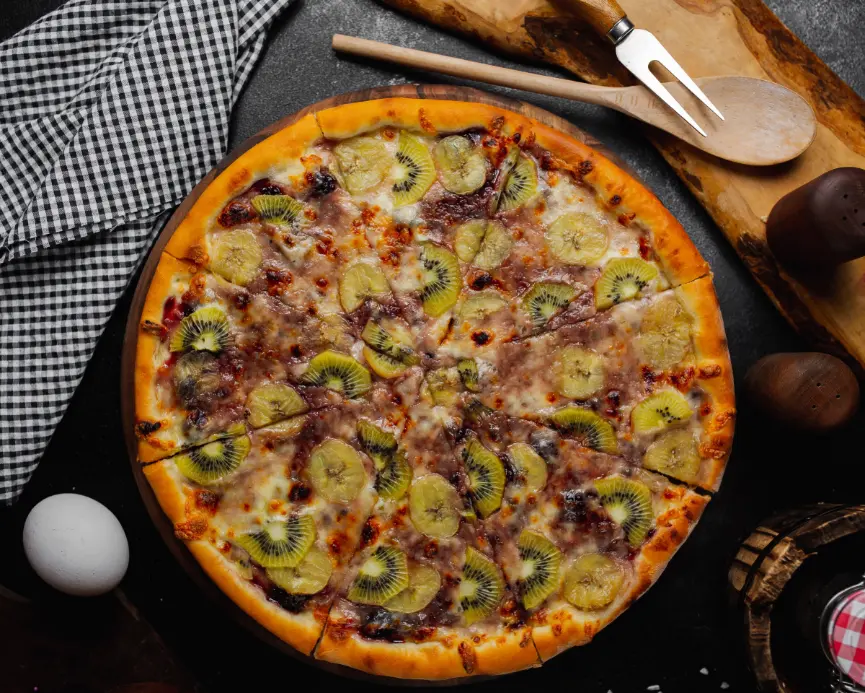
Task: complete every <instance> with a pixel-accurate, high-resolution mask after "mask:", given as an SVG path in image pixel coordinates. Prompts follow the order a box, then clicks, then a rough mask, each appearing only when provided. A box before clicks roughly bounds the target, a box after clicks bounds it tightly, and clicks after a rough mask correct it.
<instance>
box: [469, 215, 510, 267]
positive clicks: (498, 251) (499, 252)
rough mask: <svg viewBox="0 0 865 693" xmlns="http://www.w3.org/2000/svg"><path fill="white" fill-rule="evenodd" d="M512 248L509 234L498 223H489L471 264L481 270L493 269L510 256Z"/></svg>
mask: <svg viewBox="0 0 865 693" xmlns="http://www.w3.org/2000/svg"><path fill="white" fill-rule="evenodd" d="M513 247H514V238H513V236H511V232H510V231H508V230H507V229H506V228H505V226H504V225H503V224H501V223H499V222H498V221H491V222H489V223H487V229H486V233H485V234H484V238H483V240H482V241H481V245H480V248H478V252H477V254H476V255H475V256H474V259H473V260H472V261H471V263H472V264H473V265H474V266H475V267H479V268H480V269H482V270H492V269H495V268H496V267H498V266H499V265H501V264H502V263H503V262H504V261H505V259H506V258H507V257H508V255H510V254H511V250H512V249H513Z"/></svg>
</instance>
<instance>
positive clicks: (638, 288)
mask: <svg viewBox="0 0 865 693" xmlns="http://www.w3.org/2000/svg"><path fill="white" fill-rule="evenodd" d="M657 276H658V268H657V267H655V266H654V265H651V264H649V263H648V262H646V261H645V260H641V259H640V258H636V257H626V258H617V259H615V260H610V261H609V262H608V263H607V266H606V267H604V271H603V272H601V277H600V279H598V281H597V283H596V284H595V306H596V307H597V308H598V310H603V309H604V308H609V307H610V306H613V305H615V304H617V303H621V302H622V301H630V300H631V299H633V298H636V297H637V296H639V295H640V293H641V292H642V291H643V289H645V288H646V287H647V286H648V285H649V282H651V281H652V280H653V279H654V278H655V277H657Z"/></svg>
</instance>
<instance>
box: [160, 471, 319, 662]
mask: <svg viewBox="0 0 865 693" xmlns="http://www.w3.org/2000/svg"><path fill="white" fill-rule="evenodd" d="M171 464H173V462H171V461H170V460H162V461H160V462H155V463H154V464H150V465H147V466H146V467H144V476H145V477H146V478H147V481H148V482H149V483H150V487H151V488H152V489H153V492H154V494H155V495H156V498H157V500H158V501H159V505H160V506H161V507H162V510H163V511H164V512H165V514H166V515H167V516H168V517H169V519H170V520H171V521H172V522H173V523H174V524H175V527H177V528H182V527H185V526H189V525H194V524H195V522H196V519H197V517H196V516H203V515H204V514H205V513H204V511H198V510H196V508H195V505H194V501H193V499H192V497H191V496H190V495H189V494H187V493H186V492H185V490H184V487H183V485H182V483H180V482H178V480H177V479H176V477H175V476H173V475H172V474H171V473H170V472H169V465H171ZM177 531H182V530H181V529H178V530H177ZM184 544H185V546H186V548H188V549H189V551H190V552H191V553H192V555H193V556H195V559H196V560H197V561H198V563H199V565H201V567H202V568H203V569H204V572H206V573H207V575H208V576H209V577H210V579H211V580H213V581H214V582H215V583H216V585H217V586H218V587H219V589H221V590H222V591H223V592H224V593H225V594H226V595H227V596H228V597H229V598H230V599H231V600H232V601H233V602H234V603H235V604H237V605H238V606H239V607H240V608H241V609H243V611H245V612H246V613H247V614H248V615H249V616H251V617H252V618H254V619H255V620H256V621H258V623H260V624H261V625H262V626H264V627H265V628H267V630H269V631H270V632H271V633H273V634H274V635H276V636H277V637H278V638H279V639H280V640H282V641H284V642H286V643H288V644H289V645H291V646H292V647H294V648H295V649H297V650H299V651H300V652H303V653H304V654H311V653H312V650H313V648H314V647H315V644H316V642H318V638H319V636H320V635H321V632H322V630H323V629H324V625H325V615H324V614H317V613H314V612H312V613H311V612H304V613H300V614H292V613H290V612H288V611H286V610H285V609H283V608H281V607H280V606H278V605H276V604H274V603H272V602H270V601H268V600H267V599H265V597H264V595H263V593H262V592H261V590H260V589H259V588H258V587H256V586H255V585H253V584H251V583H250V582H249V581H247V580H245V579H244V578H243V577H242V576H241V575H240V574H238V573H237V571H236V570H235V569H234V568H233V567H232V564H231V563H230V562H229V561H228V560H226V558H225V557H224V556H223V555H222V552H221V551H220V550H219V549H218V548H216V546H214V545H213V544H211V543H210V542H209V541H206V540H193V541H185V542H184Z"/></svg>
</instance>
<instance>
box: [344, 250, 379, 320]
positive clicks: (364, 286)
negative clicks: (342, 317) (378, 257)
mask: <svg viewBox="0 0 865 693" xmlns="http://www.w3.org/2000/svg"><path fill="white" fill-rule="evenodd" d="M388 296H390V285H389V284H388V283H387V278H386V277H385V276H384V272H382V270H381V268H380V267H378V266H376V265H373V264H370V263H369V262H363V261H358V262H355V263H354V264H353V265H350V266H349V267H348V269H346V271H345V272H343V273H342V277H341V278H340V280H339V302H340V303H341V304H342V307H343V309H344V310H345V312H346V313H352V312H354V311H355V310H357V309H358V308H360V307H361V305H363V302H364V301H365V300H367V299H368V298H371V299H372V300H374V301H382V300H384V299H386V298H387V297H388Z"/></svg>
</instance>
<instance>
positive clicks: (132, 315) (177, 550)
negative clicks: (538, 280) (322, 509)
mask: <svg viewBox="0 0 865 693" xmlns="http://www.w3.org/2000/svg"><path fill="white" fill-rule="evenodd" d="M389 97H407V98H421V99H451V100H455V101H475V102H479V103H486V104H491V105H494V106H499V107H500V108H504V109H507V110H510V111H516V112H517V113H521V114H523V115H526V116H529V117H531V118H535V119H536V120H539V121H541V122H542V123H545V124H546V125H549V126H551V127H553V128H556V129H557V130H559V131H561V132H564V133H566V134H568V135H571V136H572V137H575V138H576V139H578V140H580V141H581V142H583V143H585V144H587V145H589V146H591V147H593V148H594V149H597V150H599V151H601V152H602V153H603V154H604V155H606V156H608V157H610V158H613V157H612V155H611V154H610V152H609V151H607V150H606V149H605V148H604V147H603V145H601V143H600V142H598V141H597V140H596V139H594V138H593V137H591V136H590V135H588V134H587V133H585V132H583V131H582V130H580V129H579V128H577V127H575V126H574V125H572V124H571V123H569V122H568V121H566V120H564V119H563V118H560V117H559V116H556V115H554V114H552V113H550V112H549V111H545V110H543V109H541V108H538V107H536V106H532V105H530V104H527V103H524V102H521V101H515V100H513V99H508V98H505V97H501V96H497V95H494V94H489V93H487V92H483V91H479V90H477V89H472V88H469V87H459V86H449V85H423V86H421V85H399V86H393V87H379V88H375V89H365V90H362V91H355V92H350V93H347V94H341V95H339V96H333V97H331V98H328V99H324V100H323V101H319V102H317V103H314V104H312V105H310V106H307V107H306V108H304V109H303V110H301V111H298V112H297V113H294V114H292V115H289V116H286V117H285V118H282V119H281V120H278V121H277V122H275V123H273V124H272V125H269V126H268V127H266V128H264V129H263V130H261V131H260V132H258V133H256V134H255V135H253V136H252V137H250V138H249V139H247V140H245V141H244V142H243V143H242V144H240V145H239V146H238V147H237V148H236V149H234V150H233V151H232V152H231V153H229V154H228V155H227V156H226V157H225V158H223V159H222V160H221V161H220V162H219V163H218V164H217V165H216V167H215V168H214V169H213V170H212V171H210V173H208V174H207V175H206V176H205V177H204V178H203V179H202V180H201V182H200V183H199V184H198V185H197V186H195V188H194V189H193V190H192V192H191V193H189V195H188V197H186V199H185V200H184V201H183V202H182V203H181V204H180V206H179V207H178V208H177V210H175V212H174V214H173V215H172V216H171V218H170V219H169V220H168V222H167V223H166V225H165V228H163V229H162V231H161V233H160V234H159V236H158V238H157V239H156V242H155V244H154V246H153V248H152V250H151V252H150V255H149V257H148V258H147V260H146V262H145V263H144V268H143V270H142V272H141V277H140V278H139V280H138V285H137V287H136V289H135V294H134V296H133V298H132V304H131V306H130V309H129V316H128V319H127V323H126V332H125V335H124V340H123V354H122V362H121V376H120V389H121V412H122V417H123V434H124V438H125V440H126V448H127V452H128V454H129V461H130V463H131V465H132V474H133V476H134V477H135V483H136V485H137V486H138V491H139V493H140V494H141V498H142V500H143V501H144V505H145V507H146V508H147V512H148V514H149V515H150V518H151V520H152V521H153V523H154V524H155V525H156V528H157V530H158V531H159V534H160V535H161V536H162V539H163V540H164V541H165V543H166V544H167V545H168V548H169V550H170V551H171V553H172V555H173V556H174V557H175V559H177V561H178V562H179V563H180V565H181V567H182V568H183V569H184V571H185V572H186V573H187V574H188V575H189V576H190V577H191V578H192V579H193V580H194V581H195V583H196V584H197V585H198V587H200V588H201V589H202V590H203V591H204V592H205V593H206V594H207V595H208V597H210V598H211V599H212V600H213V601H214V602H215V603H216V604H217V605H219V606H220V608H222V609H223V611H224V612H225V613H226V614H228V615H229V616H230V617H231V618H232V619H234V620H235V621H236V622H238V623H239V624H240V625H242V626H243V627H245V628H247V629H248V630H250V631H251V632H252V633H253V634H254V635H256V636H257V637H259V638H260V639H261V640H263V641H264V642H266V643H268V644H269V645H271V646H273V647H275V648H277V649H279V650H280V651H282V652H285V653H287V654H289V655H291V656H293V657H296V658H299V659H302V660H304V661H305V662H307V663H309V664H313V665H314V666H317V667H319V668H322V669H324V670H326V671H330V672H332V673H336V674H339V675H342V676H348V677H351V678H357V679H361V680H367V681H375V682H377V683H387V684H393V685H402V686H405V685H430V684H433V685H455V684H460V683H466V682H467V681H478V680H483V679H485V678H489V677H471V678H469V679H452V680H450V681H443V682H439V681H437V682H428V681H411V680H403V679H394V678H388V677H381V676H373V675H368V674H365V673H363V672H360V671H357V670H355V669H351V668H349V667H344V666H341V665H337V664H330V663H328V662H321V661H319V660H316V659H313V658H312V657H308V656H306V655H303V654H301V653H299V652H298V651H297V650H295V649H294V648H292V647H291V646H290V645H288V644H286V643H284V642H283V641H281V640H280V639H279V638H277V637H276V636H275V635H273V634H272V633H271V632H270V631H268V630H267V629H265V628H264V627H262V626H261V625H259V624H258V623H257V622H256V621H255V620H254V619H252V618H251V617H249V616H248V615H247V614H246V613H245V612H244V611H242V610H241V609H240V607H238V606H237V605H236V604H235V603H234V602H232V601H231V600H230V599H229V598H228V597H227V596H225V595H224V594H223V593H222V592H221V591H220V590H219V589H218V588H217V587H216V585H214V584H213V582H212V581H211V580H210V578H209V577H208V576H207V575H206V574H205V572H204V570H203V569H202V568H201V566H199V565H198V562H197V561H196V560H195V558H194V557H193V556H192V554H191V553H190V552H189V551H188V550H187V549H186V547H185V545H184V543H183V542H182V541H181V540H179V539H177V538H176V537H175V536H174V526H173V525H172V523H171V521H170V520H169V519H168V517H167V516H166V515H165V513H163V511H162V508H161V507H160V506H159V502H158V501H157V500H156V496H155V495H154V494H153V491H152V489H151V488H150V484H149V483H148V482H147V479H146V478H145V477H144V474H143V473H142V471H141V463H139V462H138V459H137V440H136V437H135V432H134V421H135V397H134V394H135V392H134V390H135V351H136V344H137V341H138V333H139V330H138V325H139V322H140V320H141V311H142V309H143V306H144V300H145V298H146V297H147V290H148V289H149V287H150V282H151V280H152V279H153V275H154V273H155V272H156V266H157V265H158V264H159V258H160V256H161V254H162V250H163V249H164V248H165V246H166V245H167V243H168V241H169V239H170V238H171V236H172V235H173V234H174V231H175V230H176V229H177V227H178V225H179V224H180V222H181V221H182V220H183V218H184V217H185V216H186V215H187V213H188V212H189V210H190V209H191V208H192V205H193V204H194V203H195V201H196V200H197V199H198V198H199V196H200V195H201V194H202V193H203V192H204V190H205V188H207V186H208V185H209V184H210V183H211V181H213V179H214V178H216V176H218V175H219V174H220V173H221V172H222V171H223V170H224V169H225V168H226V167H227V166H228V165H229V164H230V163H231V162H232V161H234V160H235V159H237V158H238V157H239V156H240V155H242V154H243V153H244V152H246V151H247V150H248V149H250V148H252V147H254V146H255V145H256V144H258V143H259V142H261V141H262V140H264V139H266V138H267V137H270V136H271V135H273V134H274V133H276V132H278V131H279V130H281V129H283V128H285V127H288V126H289V125H291V124H292V123H294V122H296V121H298V120H300V118H302V117H304V116H305V115H307V114H309V113H311V112H317V111H322V110H324V109H326V108H331V107H333V106H339V105H342V104H347V103H354V102H357V101H369V100H374V99H382V98H389ZM616 163H617V164H619V165H621V162H619V161H617V162H616Z"/></svg>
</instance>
